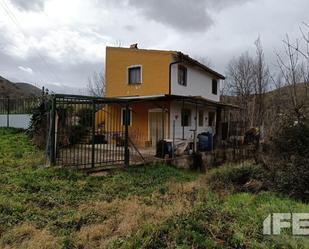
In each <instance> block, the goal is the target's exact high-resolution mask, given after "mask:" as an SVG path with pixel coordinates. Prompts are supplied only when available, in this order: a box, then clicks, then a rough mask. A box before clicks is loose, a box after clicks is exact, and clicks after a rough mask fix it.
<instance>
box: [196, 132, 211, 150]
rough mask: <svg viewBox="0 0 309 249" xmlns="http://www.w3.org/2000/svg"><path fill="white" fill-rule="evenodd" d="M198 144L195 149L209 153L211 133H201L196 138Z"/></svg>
mask: <svg viewBox="0 0 309 249" xmlns="http://www.w3.org/2000/svg"><path fill="white" fill-rule="evenodd" d="M197 138H198V144H197V148H198V150H199V151H210V150H212V144H213V136H212V134H211V133H209V132H207V133H201V134H199V135H198V136H197Z"/></svg>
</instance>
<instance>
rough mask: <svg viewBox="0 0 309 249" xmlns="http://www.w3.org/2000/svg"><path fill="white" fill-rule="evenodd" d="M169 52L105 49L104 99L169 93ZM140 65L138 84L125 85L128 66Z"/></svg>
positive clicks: (170, 53) (171, 54) (171, 53)
mask: <svg viewBox="0 0 309 249" xmlns="http://www.w3.org/2000/svg"><path fill="white" fill-rule="evenodd" d="M173 54H174V52H173V51H155V50H144V49H131V48H114V47H107V48H106V72H105V76H106V92H105V94H106V97H120V96H149V95H160V94H168V93H169V65H170V63H171V62H172V60H173ZM133 65H141V66H142V83H141V84H133V85H129V84H128V67H130V66H133Z"/></svg>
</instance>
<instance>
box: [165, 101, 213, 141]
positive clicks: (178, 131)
mask: <svg viewBox="0 0 309 249" xmlns="http://www.w3.org/2000/svg"><path fill="white" fill-rule="evenodd" d="M184 108H186V109H190V110H191V126H189V127H184V134H185V138H186V139H188V138H193V132H192V131H190V130H194V129H195V116H196V106H195V105H192V104H187V103H185V105H184ZM181 109H182V102H181V101H174V102H172V103H171V105H170V138H173V120H174V119H175V116H176V115H177V116H178V118H177V119H176V123H175V138H180V139H181V138H182V126H181ZM197 110H198V111H199V110H203V111H204V122H203V126H202V127H200V126H199V123H198V113H197V133H196V134H197V135H198V134H199V133H202V132H207V131H209V132H212V133H214V132H215V123H214V126H213V127H209V126H208V113H209V112H210V111H211V112H216V110H215V109H214V108H211V107H203V106H198V109H197ZM205 118H207V119H205ZM215 119H216V118H215Z"/></svg>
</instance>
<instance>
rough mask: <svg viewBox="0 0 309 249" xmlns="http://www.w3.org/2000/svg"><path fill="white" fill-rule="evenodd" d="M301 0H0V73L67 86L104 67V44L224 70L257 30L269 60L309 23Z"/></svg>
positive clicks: (307, 5) (78, 83)
mask: <svg viewBox="0 0 309 249" xmlns="http://www.w3.org/2000/svg"><path fill="white" fill-rule="evenodd" d="M308 10H309V1H308V0H191V1H188V0H117V1H115V0H0V75H2V76H4V77H6V78H8V79H11V80H13V81H23V82H30V83H33V84H37V85H38V86H42V85H48V86H52V88H54V89H55V90H58V91H59V89H62V90H66V91H70V90H71V88H75V89H80V88H83V87H84V86H85V85H86V84H87V78H88V77H89V75H91V74H92V72H94V71H100V70H103V68H104V60H105V46H107V45H108V46H113V45H119V44H121V45H122V46H129V45H130V44H132V43H138V44H139V47H140V48H153V49H168V50H180V51H183V52H184V53H187V54H190V55H191V56H192V57H195V58H197V59H199V58H207V61H210V62H211V65H212V67H213V68H214V69H216V70H218V71H219V72H221V73H223V74H224V73H225V70H226V65H227V63H228V62H229V60H230V59H232V58H233V57H234V56H238V55H239V54H240V53H242V52H244V51H246V50H248V51H249V52H250V53H252V54H254V41H255V39H256V38H257V37H258V36H260V37H261V40H262V44H263V46H264V50H265V54H266V57H267V59H268V61H269V63H270V64H271V66H272V65H273V64H274V62H275V56H274V51H280V50H281V48H282V39H283V38H284V36H285V34H287V33H288V34H289V35H290V37H291V38H297V37H299V35H300V34H299V26H300V25H301V24H302V22H306V23H309V15H308Z"/></svg>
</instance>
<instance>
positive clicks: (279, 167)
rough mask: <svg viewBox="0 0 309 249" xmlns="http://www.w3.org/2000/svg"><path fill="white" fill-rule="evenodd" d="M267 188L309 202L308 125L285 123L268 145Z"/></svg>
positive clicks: (305, 122) (305, 121)
mask: <svg viewBox="0 0 309 249" xmlns="http://www.w3.org/2000/svg"><path fill="white" fill-rule="evenodd" d="M267 165H268V167H269V168H270V178H269V185H270V186H271V187H272V188H273V189H274V190H276V191H278V192H281V193H284V194H287V195H289V196H293V197H295V198H299V199H301V200H303V201H309V188H308V182H309V122H308V120H305V119H304V120H300V121H299V122H294V121H293V120H288V121H286V122H285V123H284V124H283V125H282V127H281V128H280V129H279V130H278V132H277V134H276V136H275V137H274V139H273V141H272V143H271V145H270V156H269V158H268V161H267Z"/></svg>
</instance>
